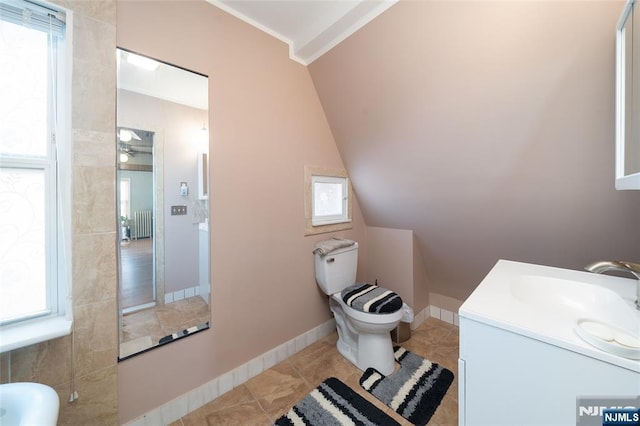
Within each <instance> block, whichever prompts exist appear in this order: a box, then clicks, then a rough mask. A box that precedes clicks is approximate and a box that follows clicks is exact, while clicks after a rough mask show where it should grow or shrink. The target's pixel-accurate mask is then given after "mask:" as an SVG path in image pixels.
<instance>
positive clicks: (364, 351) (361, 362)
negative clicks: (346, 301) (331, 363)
mask: <svg viewBox="0 0 640 426" xmlns="http://www.w3.org/2000/svg"><path fill="white" fill-rule="evenodd" d="M331 310H332V311H333V314H334V317H335V319H336V326H337V329H338V343H337V348H338V352H339V353H340V355H342V356H343V357H345V358H346V359H347V360H348V361H349V362H351V363H352V364H353V365H355V366H356V367H358V368H359V369H360V370H362V371H365V370H366V369H367V368H370V367H371V368H375V369H376V370H377V371H378V372H380V373H381V374H383V375H385V376H388V375H389V374H391V373H393V372H394V370H395V367H396V365H395V364H396V363H395V358H394V356H393V343H392V341H391V334H390V330H391V329H393V328H395V326H394V325H393V324H390V325H389V326H388V327H385V329H384V330H380V331H379V332H370V331H368V332H365V331H359V332H358V331H356V328H355V327H354V325H353V323H352V322H357V321H355V320H353V319H351V320H350V319H348V318H346V314H345V312H344V311H343V310H342V309H341V307H340V305H339V304H337V303H331ZM386 328H389V330H386Z"/></svg>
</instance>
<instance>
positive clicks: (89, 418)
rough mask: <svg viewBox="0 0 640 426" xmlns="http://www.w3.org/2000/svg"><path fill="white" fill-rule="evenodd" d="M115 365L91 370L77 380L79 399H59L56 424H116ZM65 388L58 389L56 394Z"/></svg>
mask: <svg viewBox="0 0 640 426" xmlns="http://www.w3.org/2000/svg"><path fill="white" fill-rule="evenodd" d="M117 389H118V381H117V367H116V365H115V364H114V365H113V366H111V367H108V368H104V369H102V370H98V371H95V372H92V373H91V374H88V375H86V376H83V377H79V378H78V379H77V380H76V390H77V392H78V399H77V400H76V401H75V402H73V403H69V402H67V401H66V400H65V399H62V398H61V401H60V414H59V416H58V425H59V426H66V425H69V426H77V425H91V426H101V425H110V426H112V425H117V424H118V405H117V404H118V395H117ZM63 391H64V389H62V390H59V391H58V392H59V395H60V394H62V395H64V393H63Z"/></svg>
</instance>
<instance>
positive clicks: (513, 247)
mask: <svg viewBox="0 0 640 426" xmlns="http://www.w3.org/2000/svg"><path fill="white" fill-rule="evenodd" d="M622 7H623V2H622V1H599V2H552V1H547V2H538V1H518V2H504V1H496V2H487V1H471V2H451V1H428V2H415V1H406V2H402V1H401V2H399V3H397V4H396V5H395V6H394V7H392V8H390V9H389V10H387V11H386V12H385V13H383V14H381V15H380V16H378V17H377V18H376V19H375V20H374V21H372V22H370V23H369V24H368V25H367V26H365V27H364V28H362V29H361V30H360V31H358V32H357V33H355V34H353V35H352V36H351V37H349V38H348V39H346V40H345V41H343V42H342V43H341V44H339V45H338V46H336V47H335V48H333V49H332V50H331V51H329V52H328V53H326V54H325V55H323V56H322V57H320V58H319V59H317V60H316V61H315V62H314V63H313V64H311V65H310V66H309V70H310V72H311V75H312V78H313V81H314V84H315V86H316V90H317V92H318V95H319V97H320V100H321V102H322V105H323V107H324V110H325V113H326V115H327V119H328V121H329V123H330V126H331V129H332V132H333V135H334V138H335V140H336V143H337V145H338V148H339V150H340V153H341V156H342V159H343V161H344V162H345V165H346V167H347V170H348V171H349V174H350V176H351V179H352V181H353V185H354V190H355V192H356V196H357V198H358V201H359V203H360V206H361V208H362V210H363V213H364V216H365V220H366V222H367V225H371V226H382V227H392V228H402V229H412V230H414V231H415V233H416V235H417V237H418V241H419V245H420V250H421V252H422V253H421V255H422V257H423V259H424V263H425V266H426V270H427V271H428V275H429V282H430V283H429V285H430V290H431V291H432V292H436V293H440V294H443V295H446V296H450V297H453V298H456V299H459V300H464V299H465V298H466V297H467V296H468V295H469V294H470V293H471V291H473V289H474V288H475V286H477V285H478V284H479V283H480V281H481V280H482V278H483V277H484V275H485V274H486V273H487V272H488V271H489V270H490V268H491V267H492V266H493V265H494V264H495V262H496V261H497V260H498V259H500V258H505V259H511V260H517V261H525V262H532V263H541V264H546V265H552V266H560V267H566V268H574V269H581V268H582V267H583V266H584V265H585V264H587V263H589V262H591V261H594V260H598V259H610V258H620V259H629V260H636V261H637V260H639V256H640V230H639V228H638V226H637V223H638V218H640V192H637V191H615V190H614V171H613V166H614V121H613V120H614V48H615V26H616V21H617V18H618V15H619V13H620V12H621V10H622Z"/></svg>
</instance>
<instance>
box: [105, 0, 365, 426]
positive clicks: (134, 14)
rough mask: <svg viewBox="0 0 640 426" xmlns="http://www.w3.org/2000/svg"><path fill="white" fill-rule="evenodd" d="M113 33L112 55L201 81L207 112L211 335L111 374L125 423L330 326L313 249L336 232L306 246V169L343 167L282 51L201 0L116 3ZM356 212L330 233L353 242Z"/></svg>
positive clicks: (297, 70)
mask: <svg viewBox="0 0 640 426" xmlns="http://www.w3.org/2000/svg"><path fill="white" fill-rule="evenodd" d="M117 25H118V26H117V41H118V46H120V47H123V48H126V49H130V50H133V51H135V52H139V53H142V54H145V55H149V56H151V57H155V58H158V59H160V60H164V61H166V62H170V63H172V64H177V65H180V66H182V67H185V68H188V69H192V70H195V71H197V72H200V73H203V74H206V75H208V76H209V99H210V106H211V108H210V114H209V119H210V126H211V133H210V153H211V160H210V161H211V163H210V165H211V189H212V201H211V222H210V230H211V244H212V245H211V248H212V250H211V273H212V282H213V283H212V291H213V303H212V328H211V330H208V331H205V332H202V333H199V334H196V335H194V336H192V337H188V338H186V339H183V340H181V341H178V342H176V343H172V344H170V345H168V346H166V347H163V348H160V349H156V350H153V351H151V352H148V353H145V354H143V355H140V356H138V357H135V358H133V359H130V360H127V361H124V362H121V363H120V364H119V365H118V386H119V413H120V421H122V422H124V421H127V420H130V419H132V418H135V417H136V416H138V415H141V414H143V413H144V412H146V411H148V410H150V409H153V408H156V407H158V406H160V405H162V404H163V403H165V402H167V401H169V400H171V399H173V398H175V397H177V396H179V395H181V394H183V393H185V392H187V391H189V390H191V389H193V388H195V387H197V386H199V385H201V384H203V383H206V382H207V381H210V380H212V379H213V378H215V377H217V376H219V375H220V374H222V373H224V372H227V371H229V370H231V369H233V368H234V367H236V366H238V365H241V364H243V363H245V362H247V361H249V360H251V359H252V358H254V357H256V356H258V355H260V354H262V353H264V352H266V351H268V350H270V349H272V348H274V347H275V346H277V345H279V344H281V343H283V342H285V341H288V340H290V339H292V338H294V337H295V336H298V335H300V334H302V333H304V332H306V331H308V330H310V329H312V328H313V327H316V326H318V325H320V324H322V323H324V322H325V321H327V320H329V319H330V318H331V315H330V311H329V309H328V302H327V298H326V296H325V295H323V294H322V293H321V292H320V290H319V289H318V287H317V285H316V283H315V273H314V264H313V256H312V254H311V251H312V248H313V245H314V243H315V242H317V241H320V240H322V239H326V238H330V237H331V236H333V235H334V234H325V235H317V236H313V237H304V197H303V195H304V192H303V178H304V165H306V164H310V165H319V166H326V167H332V168H341V167H344V165H343V163H342V161H341V159H340V156H339V154H338V150H337V147H336V145H335V142H334V139H333V136H332V134H331V130H330V129H329V126H328V123H327V121H326V118H325V116H324V113H323V111H322V107H321V105H320V102H319V100H318V97H317V94H316V92H315V89H314V87H313V83H312V81H311V78H310V75H309V72H308V70H307V68H305V67H303V66H301V65H300V64H297V63H296V62H294V61H291V60H290V59H289V58H288V48H287V46H286V45H285V44H283V43H281V42H279V41H278V40H276V39H274V38H272V37H270V36H268V35H266V34H264V33H262V32H261V31H259V30H257V29H255V28H253V27H250V26H249V25H247V24H245V23H242V22H241V21H239V20H237V19H235V18H233V17H231V16H230V15H227V14H226V13H224V12H222V11H220V10H219V9H217V8H215V7H213V6H212V5H210V4H208V3H205V2H204V1H162V2H147V1H141V2H134V1H120V2H119V3H118V21H117ZM114 54H115V52H114ZM355 207H356V208H355V209H354V229H353V230H351V231H346V232H341V233H338V235H342V236H345V237H347V238H353V239H355V240H358V241H363V240H364V236H365V231H364V222H363V219H362V215H361V213H360V210H359V209H358V207H357V205H356V206H355ZM365 253H366V250H365V249H363V250H361V252H360V259H361V262H360V263H361V265H363V264H364V262H365V261H366V254H365ZM359 273H360V274H361V272H359ZM186 367H188V368H186Z"/></svg>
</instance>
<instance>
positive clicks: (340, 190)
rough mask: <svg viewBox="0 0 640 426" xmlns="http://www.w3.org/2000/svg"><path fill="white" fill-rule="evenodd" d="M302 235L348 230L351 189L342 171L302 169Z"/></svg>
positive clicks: (349, 226)
mask: <svg viewBox="0 0 640 426" xmlns="http://www.w3.org/2000/svg"><path fill="white" fill-rule="evenodd" d="M304 173H305V194H304V195H305V235H313V234H320V233H324V232H332V231H340V230H344V229H351V212H352V205H351V204H352V203H351V185H350V183H349V178H348V176H347V172H346V170H344V169H330V168H326V167H318V166H305V168H304Z"/></svg>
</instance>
